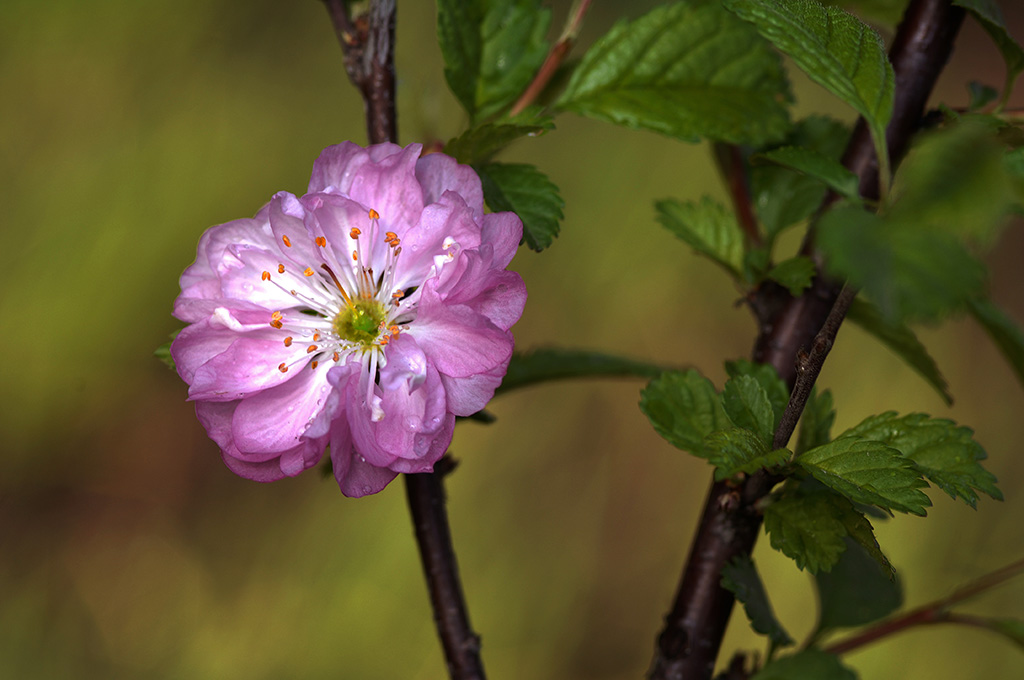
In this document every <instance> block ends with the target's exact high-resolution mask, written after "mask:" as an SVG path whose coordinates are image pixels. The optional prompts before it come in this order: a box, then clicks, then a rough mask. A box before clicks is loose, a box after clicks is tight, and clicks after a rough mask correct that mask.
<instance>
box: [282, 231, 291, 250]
mask: <svg viewBox="0 0 1024 680" xmlns="http://www.w3.org/2000/svg"><path fill="white" fill-rule="evenodd" d="M281 240H282V241H284V244H285V245H286V246H288V247H289V248H291V247H292V240H291V239H290V238H288V234H285V235H283V236H282V237H281Z"/></svg>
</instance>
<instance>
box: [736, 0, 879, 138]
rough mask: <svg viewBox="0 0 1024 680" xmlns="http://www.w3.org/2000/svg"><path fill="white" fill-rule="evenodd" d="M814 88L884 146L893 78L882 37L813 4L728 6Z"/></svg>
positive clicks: (761, 1) (748, 0)
mask: <svg viewBox="0 0 1024 680" xmlns="http://www.w3.org/2000/svg"><path fill="white" fill-rule="evenodd" d="M725 5H726V7H728V8H729V9H730V10H732V11H733V12H736V14H738V15H739V16H740V17H742V18H743V19H745V20H747V21H750V22H752V23H753V24H754V25H755V26H756V27H757V30H758V31H759V32H760V33H761V35H763V36H764V37H765V38H767V39H768V40H769V41H771V43H772V44H773V45H775V47H777V48H778V49H779V50H781V51H782V52H785V53H786V54H787V55H789V56H790V58H792V59H793V61H794V62H795V63H796V65H797V66H798V67H799V68H800V69H801V70H802V71H804V72H805V73H806V74H807V75H808V76H809V77H810V78H811V80H813V81H814V82H816V83H818V84H819V85H821V86H822V87H824V88H825V89H826V90H828V91H829V92H831V93H832V94H834V95H836V96H837V97H839V98H840V99H842V100H843V101H844V102H846V103H847V104H849V105H850V106H852V107H853V108H854V110H855V111H857V113H859V114H860V115H861V116H863V117H864V120H865V121H866V122H867V124H868V127H869V129H870V130H871V134H872V136H873V137H874V139H875V146H876V147H878V148H883V149H884V146H885V126H886V125H887V124H888V123H889V118H890V117H891V116H892V101H893V88H894V83H895V77H894V75H893V70H892V65H891V64H889V59H888V57H887V56H886V54H885V45H884V44H883V42H882V39H881V38H880V37H879V35H878V33H876V32H875V31H874V30H872V29H871V28H870V27H868V26H867V25H866V24H864V23H863V22H862V21H861V20H860V19H857V18H856V17H854V16H853V15H852V14H849V13H847V12H844V11H843V10H841V9H839V8H837V7H825V6H822V5H821V4H820V3H818V2H816V1H815V0H725Z"/></svg>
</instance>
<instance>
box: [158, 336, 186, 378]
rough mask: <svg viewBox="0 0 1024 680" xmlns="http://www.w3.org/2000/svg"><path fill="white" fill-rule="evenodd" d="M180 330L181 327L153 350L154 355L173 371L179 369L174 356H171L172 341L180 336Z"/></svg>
mask: <svg viewBox="0 0 1024 680" xmlns="http://www.w3.org/2000/svg"><path fill="white" fill-rule="evenodd" d="M180 332H181V329H180V328H179V329H178V330H176V331H174V332H173V333H171V339H170V340H168V341H167V342H165V343H164V344H162V345H160V346H159V347H157V348H156V349H155V350H154V351H153V356H155V357H156V358H157V359H159V360H160V361H161V362H163V364H164V365H165V366H167V368H169V369H171V370H172V371H174V370H177V369H176V367H175V365H174V357H172V356H171V343H172V342H174V339H175V338H176V337H178V333H180Z"/></svg>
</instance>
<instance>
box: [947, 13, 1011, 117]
mask: <svg viewBox="0 0 1024 680" xmlns="http://www.w3.org/2000/svg"><path fill="white" fill-rule="evenodd" d="M953 4H954V5H960V6H961V7H963V8H964V9H966V10H967V11H968V12H970V13H971V14H973V15H974V17H975V18H976V19H977V20H978V22H979V23H980V24H981V26H982V28H984V29H985V32H987V33H988V34H989V36H990V37H991V38H992V41H993V42H995V44H996V47H998V48H999V51H1000V52H1001V53H1002V55H1003V60H1004V61H1006V92H1004V93H1003V101H1006V99H1007V98H1008V97H1009V96H1010V92H1009V90H1010V86H1011V85H1012V84H1013V81H1014V80H1016V78H1017V76H1018V75H1020V73H1021V71H1024V49H1022V48H1021V46H1020V45H1019V44H1018V43H1017V41H1016V40H1014V39H1013V37H1011V36H1010V34H1009V32H1008V31H1007V30H1006V21H1005V20H1004V19H1003V13H1002V11H1001V10H1000V9H999V5H998V3H996V1H995V0H953Z"/></svg>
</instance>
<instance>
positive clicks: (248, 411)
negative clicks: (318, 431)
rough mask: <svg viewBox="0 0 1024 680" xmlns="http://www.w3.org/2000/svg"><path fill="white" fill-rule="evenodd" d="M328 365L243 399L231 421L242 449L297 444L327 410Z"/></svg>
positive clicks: (263, 449) (278, 448)
mask: <svg viewBox="0 0 1024 680" xmlns="http://www.w3.org/2000/svg"><path fill="white" fill-rule="evenodd" d="M325 369H326V367H321V368H320V369H318V370H310V369H308V368H307V369H304V370H298V369H295V370H296V373H295V377H294V378H292V379H290V380H288V381H286V382H284V383H281V384H280V385H277V386H276V387H272V388H270V389H268V390H264V391H262V392H258V393H256V394H254V395H252V396H250V397H247V398H245V399H243V400H242V401H241V403H239V405H238V409H237V410H236V411H235V415H234V419H233V420H232V422H231V435H232V438H233V439H234V442H235V445H236V446H237V447H238V448H239V450H241V451H244V452H247V453H249V452H251V453H261V452H268V451H278V452H283V451H287V450H289V449H292V448H294V447H296V446H297V445H298V444H299V443H300V439H301V438H302V436H303V435H304V434H305V433H306V431H307V430H309V429H310V428H311V427H313V426H314V424H315V421H316V419H317V417H319V416H321V415H322V414H323V413H325V411H326V405H327V404H326V402H327V397H328V392H329V391H330V389H331V387H330V385H329V384H328V383H327V370H325Z"/></svg>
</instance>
